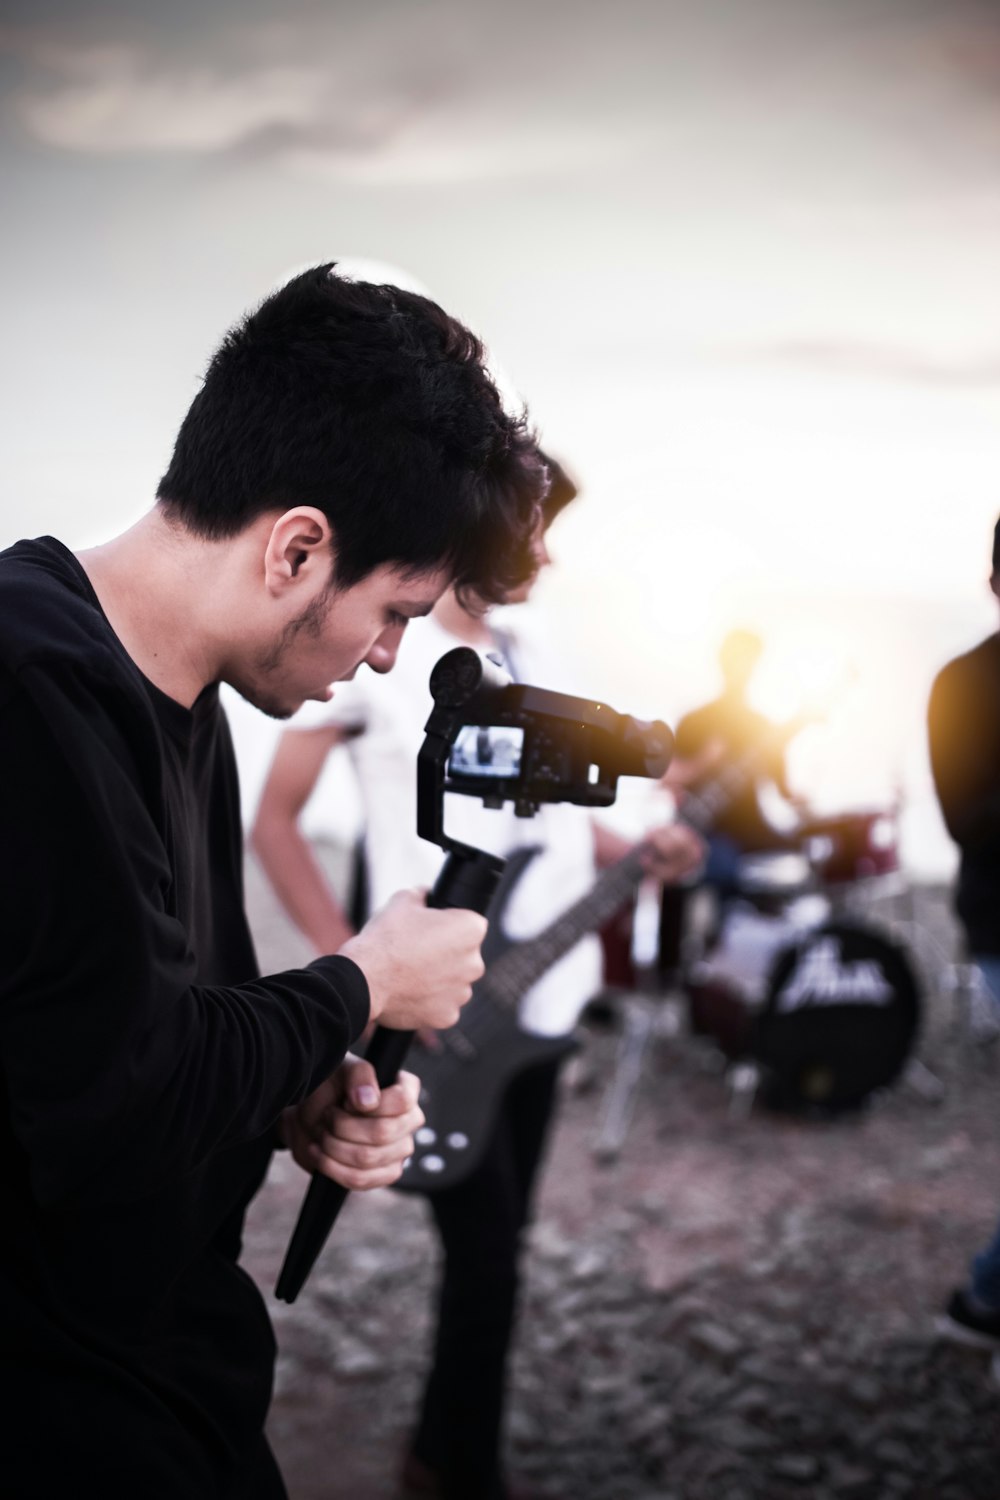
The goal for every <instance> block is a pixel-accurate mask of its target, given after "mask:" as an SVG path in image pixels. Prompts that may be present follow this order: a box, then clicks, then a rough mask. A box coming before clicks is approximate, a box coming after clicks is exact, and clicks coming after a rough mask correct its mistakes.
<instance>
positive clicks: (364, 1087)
mask: <svg viewBox="0 0 1000 1500" xmlns="http://www.w3.org/2000/svg"><path fill="white" fill-rule="evenodd" d="M419 1093H420V1080H419V1079H418V1078H417V1077H415V1075H414V1074H413V1073H400V1075H399V1077H398V1078H397V1079H396V1082H395V1083H394V1084H393V1085H392V1087H391V1088H387V1089H380V1088H379V1086H378V1084H377V1082H376V1081H375V1070H374V1068H373V1067H372V1065H371V1063H368V1062H365V1061H363V1059H361V1058H357V1057H351V1056H350V1055H348V1056H347V1058H345V1060H344V1061H343V1062H342V1063H341V1065H340V1067H339V1068H338V1069H337V1070H336V1072H335V1073H332V1074H331V1075H330V1077H329V1078H327V1079H326V1080H325V1082H323V1083H321V1084H320V1086H319V1088H318V1089H316V1090H314V1092H313V1093H311V1094H310V1095H309V1097H308V1099H305V1100H303V1102H302V1103H301V1104H298V1105H294V1106H293V1107H292V1108H291V1109H286V1110H285V1111H284V1113H283V1115H282V1117H281V1123H280V1127H279V1128H280V1133H281V1137H282V1139H283V1140H284V1142H285V1144H286V1145H287V1146H288V1148H289V1149H290V1151H291V1153H292V1155H293V1156H294V1157H295V1160H296V1161H297V1162H298V1164H299V1166H300V1167H302V1168H304V1169H305V1171H307V1172H321V1173H322V1174H323V1175H324V1177H332V1178H333V1180H334V1182H339V1183H340V1184H341V1186H342V1187H346V1188H350V1189H351V1191H352V1192H356V1193H357V1192H365V1191H367V1190H368V1189H369V1188H376V1187H387V1186H388V1185H389V1184H390V1183H393V1182H395V1181H396V1180H397V1178H398V1177H399V1175H400V1173H401V1172H402V1170H403V1162H404V1161H405V1160H406V1158H407V1157H408V1156H412V1154H413V1135H414V1132H415V1131H417V1130H419V1129H420V1126H421V1125H422V1124H423V1123H424V1115H423V1111H422V1110H421V1108H420V1106H419V1104H418V1103H417V1098H418V1096H419Z"/></svg>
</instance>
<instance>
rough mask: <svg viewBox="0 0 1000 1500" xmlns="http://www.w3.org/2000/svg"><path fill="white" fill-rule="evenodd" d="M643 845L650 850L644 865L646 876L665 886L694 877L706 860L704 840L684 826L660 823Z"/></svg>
mask: <svg viewBox="0 0 1000 1500" xmlns="http://www.w3.org/2000/svg"><path fill="white" fill-rule="evenodd" d="M643 842H644V843H645V844H647V845H648V849H649V852H648V854H647V855H646V858H645V860H644V861H643V863H644V865H645V868H646V871H647V873H648V874H650V875H652V876H653V877H654V879H656V880H662V881H663V882H664V883H665V884H667V885H674V884H676V883H677V882H678V881H680V880H684V879H686V878H687V876H689V875H693V874H694V873H695V871H696V870H697V869H698V868H699V867H700V866H701V865H702V864H703V863H704V860H705V853H706V849H705V842H704V840H703V839H701V838H699V836H698V834H696V833H695V831H694V829H693V828H688V827H686V826H685V825H684V824H683V823H663V824H662V825H661V826H660V827H659V828H653V829H651V830H650V831H649V833H647V834H646V836H645V839H644V841H643Z"/></svg>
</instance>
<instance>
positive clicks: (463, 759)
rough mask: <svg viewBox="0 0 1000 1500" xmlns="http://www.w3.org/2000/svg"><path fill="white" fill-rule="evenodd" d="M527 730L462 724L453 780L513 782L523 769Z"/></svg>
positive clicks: (453, 756)
mask: <svg viewBox="0 0 1000 1500" xmlns="http://www.w3.org/2000/svg"><path fill="white" fill-rule="evenodd" d="M523 749H524V730H523V729H515V728H513V727H510V726H508V725H506V724H463V726H462V728H461V729H460V730H459V731H458V736H457V738H456V740H455V743H454V745H453V746H452V749H451V757H450V759H449V761H448V770H449V772H450V774H451V775H453V776H483V777H496V778H497V779H498V780H500V779H507V780H509V779H511V778H513V777H515V776H517V775H518V773H519V772H520V769H521V753H522V751H523Z"/></svg>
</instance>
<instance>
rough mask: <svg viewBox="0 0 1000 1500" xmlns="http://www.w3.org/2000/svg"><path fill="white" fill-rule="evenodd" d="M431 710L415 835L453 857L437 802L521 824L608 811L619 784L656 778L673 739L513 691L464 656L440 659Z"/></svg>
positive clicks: (520, 688) (655, 728)
mask: <svg viewBox="0 0 1000 1500" xmlns="http://www.w3.org/2000/svg"><path fill="white" fill-rule="evenodd" d="M430 690H431V696H432V697H433V699H434V709H433V711H432V712H431V715H430V718H429V719H428V721H427V724H426V726H425V734H426V737H425V740H424V744H423V746H422V748H421V750H420V754H419V756H418V758H417V831H418V833H419V834H420V836H421V837H422V838H429V839H431V840H432V841H433V842H434V843H438V844H440V845H441V847H442V848H453V847H454V843H453V841H451V840H448V839H447V838H446V836H445V835H444V830H443V800H444V794H445V792H458V793H460V794H461V795H463V796H467V797H478V798H480V799H481V800H482V802H483V803H484V804H485V806H487V807H502V806H503V804H504V803H506V802H510V803H512V804H513V806H514V811H515V813H516V814H517V815H518V816H519V817H531V816H533V815H534V813H536V812H537V811H538V808H539V807H540V806H541V804H542V803H543V802H572V803H576V804H577V805H579V806H582V807H609V806H610V805H611V804H612V803H613V802H614V800H615V797H616V795H617V790H618V778H619V777H620V776H656V777H658V776H662V775H663V773H664V771H665V770H666V769H667V766H668V765H669V763H670V756H671V753H672V750H673V735H672V734H671V732H670V730H669V729H668V727H667V725H666V724H664V723H663V722H662V721H661V720H653V721H647V720H643V719H635V718H633V717H632V716H631V715H629V714H621V713H617V712H616V711H615V710H614V709H613V708H609V707H608V705H607V704H606V703H601V702H597V701H596V700H593V699H589V698H575V697H571V696H570V695H569V694H567V693H556V692H551V691H549V690H548V689H546V688H538V687H530V686H527V685H526V684H523V683H515V682H512V681H511V680H510V678H509V677H508V676H507V675H506V673H505V672H504V671H503V670H502V668H500V667H499V665H498V664H497V663H496V662H494V661H493V659H492V658H490V657H483V656H480V655H479V653H478V652H476V651H474V650H472V648H471V647H468V646H458V647H456V648H455V649H454V650H452V651H449V652H447V654H446V655H445V656H443V657H442V658H441V660H440V661H439V662H438V663H437V665H436V666H435V668H434V670H433V672H432V673H431V679H430Z"/></svg>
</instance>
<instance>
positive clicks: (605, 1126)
mask: <svg viewBox="0 0 1000 1500" xmlns="http://www.w3.org/2000/svg"><path fill="white" fill-rule="evenodd" d="M637 977H638V978H639V979H640V987H639V988H637V989H635V990H632V991H625V992H624V1014H623V1025H622V1033H621V1037H620V1039H619V1042H618V1051H617V1054H616V1057H615V1066H614V1071H613V1073H612V1075H611V1081H610V1083H609V1084H608V1087H607V1090H606V1091H605V1095H604V1103H603V1106H602V1109H601V1118H600V1121H599V1123H598V1127H597V1133H596V1135H595V1137H594V1144H593V1148H592V1149H593V1153H594V1156H595V1158H596V1159H597V1160H598V1161H600V1162H612V1161H614V1160H616V1158H617V1157H618V1154H619V1152H620V1151H621V1148H622V1146H623V1145H624V1144H625V1138H626V1136H627V1135H628V1128H629V1125H630V1124H631V1121H632V1115H633V1113H634V1111H635V1102H636V1098H637V1096H638V1092H639V1087H640V1085H641V1083H642V1069H643V1063H644V1061H645V1057H646V1050H647V1048H648V1046H649V1044H650V1042H651V1041H652V1040H653V1039H654V1038H657V1037H663V1038H673V1037H675V1036H677V1034H678V1033H679V1031H680V1029H681V1018H680V1006H679V1004H677V1003H675V1001H674V1000H673V998H672V996H671V995H670V994H669V992H667V993H664V992H662V991H660V990H659V989H657V988H655V987H654V979H655V976H654V975H653V973H652V971H651V970H647V971H646V972H645V973H643V974H642V975H641V976H637Z"/></svg>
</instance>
